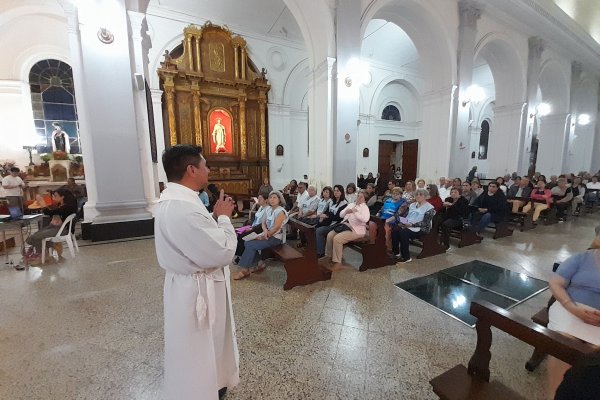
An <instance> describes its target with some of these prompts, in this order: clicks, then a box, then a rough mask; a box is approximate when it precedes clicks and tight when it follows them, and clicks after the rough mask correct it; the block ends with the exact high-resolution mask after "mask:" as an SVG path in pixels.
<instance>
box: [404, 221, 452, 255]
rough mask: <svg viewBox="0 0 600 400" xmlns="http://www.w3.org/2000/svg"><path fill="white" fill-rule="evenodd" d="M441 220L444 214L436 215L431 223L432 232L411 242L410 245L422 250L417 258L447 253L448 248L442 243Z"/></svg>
mask: <svg viewBox="0 0 600 400" xmlns="http://www.w3.org/2000/svg"><path fill="white" fill-rule="evenodd" d="M441 220H442V214H440V213H436V214H435V215H434V217H433V220H432V221H431V230H430V231H429V233H427V234H425V235H423V236H421V237H420V238H418V239H414V240H411V241H410V244H412V245H414V246H417V247H420V248H421V252H420V253H419V255H418V256H417V258H425V257H431V256H437V255H438V254H444V253H445V252H446V247H445V246H444V245H443V244H442V243H440V234H439V230H440V221H441Z"/></svg>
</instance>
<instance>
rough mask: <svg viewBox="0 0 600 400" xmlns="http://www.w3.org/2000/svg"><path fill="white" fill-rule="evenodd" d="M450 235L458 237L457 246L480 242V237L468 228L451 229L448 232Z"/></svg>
mask: <svg viewBox="0 0 600 400" xmlns="http://www.w3.org/2000/svg"><path fill="white" fill-rule="evenodd" d="M450 237H451V238H455V239H458V248H461V247H467V246H471V245H473V244H479V243H481V238H480V237H479V236H477V235H476V234H475V232H472V231H471V230H470V229H468V228H463V229H461V230H458V229H453V230H452V231H451V232H450Z"/></svg>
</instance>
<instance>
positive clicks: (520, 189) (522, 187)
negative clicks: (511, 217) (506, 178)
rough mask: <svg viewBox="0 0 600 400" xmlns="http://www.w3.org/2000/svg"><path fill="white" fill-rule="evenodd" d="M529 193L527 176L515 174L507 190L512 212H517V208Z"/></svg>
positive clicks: (525, 201)
mask: <svg viewBox="0 0 600 400" xmlns="http://www.w3.org/2000/svg"><path fill="white" fill-rule="evenodd" d="M530 195H531V187H529V178H528V177H527V176H524V177H522V178H521V177H520V176H517V178H516V179H515V184H514V185H512V186H511V187H510V189H509V190H508V194H507V197H508V198H509V199H508V202H509V203H511V204H512V212H513V213H516V212H519V209H521V207H523V206H524V205H525V204H526V203H527V199H528V198H529V196H530Z"/></svg>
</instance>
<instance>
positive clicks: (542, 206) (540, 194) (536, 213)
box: [523, 179, 552, 224]
mask: <svg viewBox="0 0 600 400" xmlns="http://www.w3.org/2000/svg"><path fill="white" fill-rule="evenodd" d="M529 197H530V198H531V199H532V200H544V201H545V203H538V202H533V201H530V202H529V203H527V204H526V205H525V206H523V212H524V213H528V212H529V211H531V209H532V208H533V217H532V220H533V223H534V224H535V223H537V220H538V219H539V218H540V213H541V212H542V211H544V210H546V209H548V208H550V205H551V204H552V192H551V191H550V189H546V181H545V180H542V179H540V180H538V181H537V185H536V188H535V189H534V190H532V191H531V193H530V195H529Z"/></svg>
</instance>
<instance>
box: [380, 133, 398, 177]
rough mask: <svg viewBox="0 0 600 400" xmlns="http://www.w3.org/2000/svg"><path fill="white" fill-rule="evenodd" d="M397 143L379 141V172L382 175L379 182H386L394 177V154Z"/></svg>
mask: <svg viewBox="0 0 600 400" xmlns="http://www.w3.org/2000/svg"><path fill="white" fill-rule="evenodd" d="M395 145H396V144H395V143H394V142H392V141H391V140H380V141H379V166H378V172H379V174H380V177H379V180H380V181H386V184H387V180H388V179H390V178H391V177H392V169H391V168H392V164H391V160H392V153H393V152H394V150H395Z"/></svg>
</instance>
